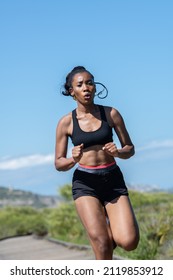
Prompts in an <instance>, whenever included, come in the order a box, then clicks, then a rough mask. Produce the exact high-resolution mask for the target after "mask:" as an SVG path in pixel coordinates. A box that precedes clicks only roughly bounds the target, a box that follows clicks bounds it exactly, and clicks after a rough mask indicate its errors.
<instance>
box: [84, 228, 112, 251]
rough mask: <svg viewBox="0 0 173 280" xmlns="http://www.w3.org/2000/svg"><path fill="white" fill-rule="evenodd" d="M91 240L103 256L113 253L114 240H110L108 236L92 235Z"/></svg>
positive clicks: (90, 235)
mask: <svg viewBox="0 0 173 280" xmlns="http://www.w3.org/2000/svg"><path fill="white" fill-rule="evenodd" d="M89 238H90V240H91V243H92V244H93V246H94V247H95V248H97V251H99V252H100V253H101V254H106V253H108V252H111V251H112V249H113V245H112V240H110V237H109V235H108V234H104V235H99V234H93V233H92V234H91V233H90V234H89Z"/></svg>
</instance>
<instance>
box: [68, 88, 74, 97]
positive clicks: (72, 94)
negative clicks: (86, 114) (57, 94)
mask: <svg viewBox="0 0 173 280" xmlns="http://www.w3.org/2000/svg"><path fill="white" fill-rule="evenodd" d="M68 91H69V93H70V95H71V96H72V97H73V96H74V92H73V88H72V87H71V88H69V90H68Z"/></svg>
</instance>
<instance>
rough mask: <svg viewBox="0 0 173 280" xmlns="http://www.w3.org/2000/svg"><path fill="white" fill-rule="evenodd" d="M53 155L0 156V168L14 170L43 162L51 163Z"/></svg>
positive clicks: (42, 163)
mask: <svg viewBox="0 0 173 280" xmlns="http://www.w3.org/2000/svg"><path fill="white" fill-rule="evenodd" d="M53 161H54V155H53V154H48V155H40V154H35V155H29V156H23V157H18V158H9V157H8V158H6V159H5V158H2V159H1V160H0V170H16V169H20V168H25V167H32V166H37V165H44V164H50V163H51V164H53Z"/></svg>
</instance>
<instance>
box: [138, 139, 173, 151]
mask: <svg viewBox="0 0 173 280" xmlns="http://www.w3.org/2000/svg"><path fill="white" fill-rule="evenodd" d="M169 148H173V140H172V139H169V140H163V141H157V140H155V141H152V142H150V143H148V144H147V145H145V146H143V147H141V148H136V151H137V152H142V151H147V150H155V149H169Z"/></svg>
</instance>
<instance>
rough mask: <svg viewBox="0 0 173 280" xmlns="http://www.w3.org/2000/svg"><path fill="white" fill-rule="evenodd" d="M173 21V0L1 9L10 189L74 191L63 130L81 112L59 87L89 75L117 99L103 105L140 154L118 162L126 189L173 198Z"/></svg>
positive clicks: (25, 4)
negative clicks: (61, 144)
mask: <svg viewBox="0 0 173 280" xmlns="http://www.w3.org/2000/svg"><path fill="white" fill-rule="evenodd" d="M172 12H173V2H172V1H171V0H170V1H168V0H164V1H159V0H145V1H142V0H141V1H139V0H138V1H137V0H136V1H135V0H131V1H128V0H104V1H103V0H94V1H92V0H87V1H78V0H73V1H68V0H63V1H58V0H56V1H55V0H49V1H46V0H42V1H41V0H37V1H34V0H25V1H23V0H16V1H12V0H6V1H1V2H0V35H1V44H0V77H1V82H0V99H1V102H0V108H1V110H0V114H1V117H0V127H1V129H0V133H1V134H0V138H1V145H0V147H1V148H0V185H1V186H7V187H9V186H10V187H15V188H20V189H24V190H31V191H34V192H36V193H41V194H56V193H57V188H58V187H59V186H61V185H63V184H65V183H70V182H71V176H72V172H73V170H71V171H68V172H65V173H64V172H62V173H61V172H57V171H56V170H55V169H54V146H55V130H56V125H57V122H58V120H59V119H60V117H61V116H63V115H64V114H66V113H68V112H70V111H71V110H73V109H74V108H75V106H76V104H75V101H73V100H72V99H71V98H68V97H64V96H61V94H60V87H61V85H62V84H63V83H64V79H65V77H66V74H67V73H68V72H69V71H70V70H71V69H72V68H73V67H74V66H76V65H84V66H85V67H86V68H87V69H88V70H89V71H91V72H92V73H93V74H94V76H95V80H96V81H100V82H102V83H104V84H105V85H106V86H107V88H108V89H109V95H108V97H107V99H104V100H99V99H98V98H95V103H100V104H103V105H108V106H113V107H115V108H117V109H118V110H119V111H120V113H121V114H122V116H123V118H124V120H125V123H126V126H127V128H128V131H129V133H130V136H131V138H132V140H133V142H134V144H135V147H136V155H135V156H134V157H133V158H131V159H129V160H126V161H125V160H118V164H119V166H120V167H121V169H122V171H123V173H124V176H125V179H126V182H127V183H130V184H150V185H158V186H160V187H162V188H165V189H166V188H173V172H172V171H173V169H172V167H173V128H172V122H173V113H172V104H173V82H172V80H173V78H172V77H173V52H172V50H173V32H172V30H173V17H172ZM114 139H115V142H116V143H117V145H119V143H118V140H117V138H116V136H115V138H114ZM70 148H71V144H69V150H70ZM69 153H70V152H69Z"/></svg>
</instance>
